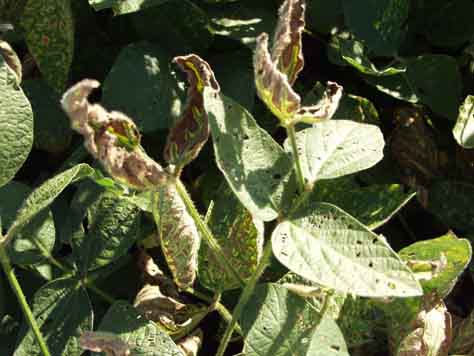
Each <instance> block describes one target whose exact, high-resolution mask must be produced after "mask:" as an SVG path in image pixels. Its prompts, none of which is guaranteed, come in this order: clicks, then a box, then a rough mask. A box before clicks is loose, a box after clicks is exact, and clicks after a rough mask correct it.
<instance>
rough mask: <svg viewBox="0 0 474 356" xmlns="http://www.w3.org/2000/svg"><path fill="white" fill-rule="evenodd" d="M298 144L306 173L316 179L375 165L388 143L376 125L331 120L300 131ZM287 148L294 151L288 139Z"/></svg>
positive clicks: (340, 174)
mask: <svg viewBox="0 0 474 356" xmlns="http://www.w3.org/2000/svg"><path fill="white" fill-rule="evenodd" d="M296 145H297V148H298V154H299V156H300V162H301V168H302V171H303V176H304V177H305V179H306V180H307V181H308V182H309V183H314V182H315V181H317V180H321V179H330V178H337V177H340V176H344V175H347V174H351V173H355V172H359V171H361V170H364V169H367V168H370V167H372V166H373V165H375V164H376V163H377V162H378V161H380V160H381V159H382V158H383V148H384V145H385V143H384V139H383V135H382V132H381V131H380V129H379V128H378V127H377V126H374V125H368V124H360V123H357V122H354V121H348V120H331V121H326V122H320V123H318V124H316V125H315V126H314V127H311V128H307V129H304V130H301V131H299V132H297V133H296ZM285 149H286V150H287V151H288V152H291V146H290V142H289V140H286V141H285Z"/></svg>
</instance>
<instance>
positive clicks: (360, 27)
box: [342, 0, 410, 56]
mask: <svg viewBox="0 0 474 356" xmlns="http://www.w3.org/2000/svg"><path fill="white" fill-rule="evenodd" d="M342 5H343V8H344V17H345V20H346V24H347V26H348V27H349V28H350V29H351V30H352V32H354V33H355V34H356V36H357V37H359V38H360V39H361V40H363V41H364V42H365V43H366V44H367V46H368V47H369V48H370V49H371V50H372V51H373V52H374V53H375V54H376V55H378V56H393V55H395V54H397V52H398V48H399V47H400V44H401V42H402V41H403V39H404V37H405V27H406V25H405V21H406V20H407V18H408V12H409V8H410V2H409V1H408V0H363V1H361V0H342Z"/></svg>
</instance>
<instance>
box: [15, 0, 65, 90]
mask: <svg viewBox="0 0 474 356" xmlns="http://www.w3.org/2000/svg"><path fill="white" fill-rule="evenodd" d="M21 25H22V27H23V29H24V31H25V39H26V43H27V45H28V49H29V50H30V52H31V54H32V55H33V57H34V58H35V61H36V63H37V64H38V67H39V69H40V70H41V73H42V74H43V76H44V78H45V80H46V82H47V83H48V84H49V85H51V87H53V89H55V90H56V91H57V92H59V93H60V92H62V91H63V90H64V88H65V86H66V82H67V80H68V76H69V69H70V66H71V63H72V57H73V51H74V23H73V16H72V11H71V4H70V0H28V2H27V3H26V5H25V8H24V9H23V14H22V17H21Z"/></svg>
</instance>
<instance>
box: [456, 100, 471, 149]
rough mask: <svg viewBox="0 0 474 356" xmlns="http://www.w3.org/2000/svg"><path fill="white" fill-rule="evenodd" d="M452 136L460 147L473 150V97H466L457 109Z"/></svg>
mask: <svg viewBox="0 0 474 356" xmlns="http://www.w3.org/2000/svg"><path fill="white" fill-rule="evenodd" d="M453 135H454V138H455V139H456V141H457V142H458V143H459V144H460V145H461V146H462V147H464V148H474V96H472V95H468V96H467V97H466V99H465V100H464V103H463V104H462V105H461V106H460V107H459V115H458V119H457V121H456V125H455V126H454V128H453Z"/></svg>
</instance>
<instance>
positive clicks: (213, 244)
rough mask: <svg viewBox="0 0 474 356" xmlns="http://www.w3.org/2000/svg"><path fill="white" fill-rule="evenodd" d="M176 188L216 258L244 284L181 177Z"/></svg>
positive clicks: (177, 180)
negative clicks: (202, 216)
mask: <svg viewBox="0 0 474 356" xmlns="http://www.w3.org/2000/svg"><path fill="white" fill-rule="evenodd" d="M176 190H177V191H178V194H179V195H180V197H181V199H183V202H184V205H185V206H186V208H187V209H188V212H189V214H190V215H191V217H192V218H193V220H194V222H195V223H196V226H197V228H198V230H199V231H200V232H201V236H202V237H203V239H204V240H205V241H206V243H207V245H208V246H209V248H210V250H211V252H212V253H213V255H214V257H215V258H216V260H217V261H218V262H219V264H220V265H221V266H222V267H224V269H225V270H226V272H227V273H229V274H230V275H231V276H232V277H233V278H234V279H235V280H236V281H238V283H239V284H240V285H241V286H244V285H245V283H244V281H243V280H242V278H240V276H239V274H238V273H237V271H236V270H235V268H234V267H233V266H232V265H231V264H230V263H229V260H228V258H227V257H226V255H225V254H224V252H223V251H222V248H221V246H220V245H219V242H217V240H216V239H215V238H214V236H212V233H211V231H210V230H209V228H208V227H207V225H206V224H205V223H204V221H203V219H202V218H201V215H200V214H199V212H198V211H197V209H196V207H195V206H194V203H193V201H192V200H191V198H190V196H189V194H188V192H187V191H186V188H185V187H184V185H183V183H181V181H180V180H179V179H176Z"/></svg>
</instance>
